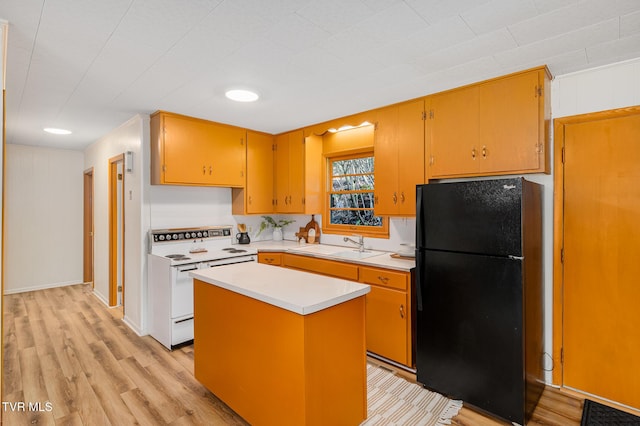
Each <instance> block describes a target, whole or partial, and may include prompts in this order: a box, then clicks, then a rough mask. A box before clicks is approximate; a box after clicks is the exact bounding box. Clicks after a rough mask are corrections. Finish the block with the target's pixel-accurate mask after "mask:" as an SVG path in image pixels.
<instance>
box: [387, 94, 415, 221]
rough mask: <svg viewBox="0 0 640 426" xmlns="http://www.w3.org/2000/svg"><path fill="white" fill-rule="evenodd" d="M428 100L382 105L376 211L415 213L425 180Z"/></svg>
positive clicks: (398, 213)
mask: <svg viewBox="0 0 640 426" xmlns="http://www.w3.org/2000/svg"><path fill="white" fill-rule="evenodd" d="M423 118H424V100H423V99H418V100H414V101H410V102H404V103H401V104H396V105H392V106H389V107H386V108H381V109H379V110H378V111H377V121H376V129H375V144H374V156H375V169H374V170H375V182H376V186H375V207H374V211H375V214H376V215H396V216H414V215H415V214H416V185H418V184H421V183H424V182H425V176H424V174H425V170H424V119H423Z"/></svg>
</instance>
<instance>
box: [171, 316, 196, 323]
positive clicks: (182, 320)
mask: <svg viewBox="0 0 640 426" xmlns="http://www.w3.org/2000/svg"><path fill="white" fill-rule="evenodd" d="M192 319H193V317H189V318H184V319H181V320H178V321H174V322H173V323H174V324H180V323H181V322H187V321H191V320H192Z"/></svg>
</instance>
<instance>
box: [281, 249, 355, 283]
mask: <svg viewBox="0 0 640 426" xmlns="http://www.w3.org/2000/svg"><path fill="white" fill-rule="evenodd" d="M283 264H284V266H287V267H289V268H295V269H300V270H303V271H309V272H316V273H318V274H323V275H329V276H332V277H337V278H344V279H346V280H352V281H358V266H357V265H352V264H349V263H343V262H334V261H333V260H325V259H318V258H315V257H308V256H298V255H295V254H288V253H285V254H284V256H283Z"/></svg>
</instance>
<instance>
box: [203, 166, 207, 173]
mask: <svg viewBox="0 0 640 426" xmlns="http://www.w3.org/2000/svg"><path fill="white" fill-rule="evenodd" d="M202 174H203V175H206V174H207V166H202Z"/></svg>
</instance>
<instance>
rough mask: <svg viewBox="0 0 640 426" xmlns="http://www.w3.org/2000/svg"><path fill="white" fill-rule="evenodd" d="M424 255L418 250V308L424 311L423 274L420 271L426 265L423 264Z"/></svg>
mask: <svg viewBox="0 0 640 426" xmlns="http://www.w3.org/2000/svg"><path fill="white" fill-rule="evenodd" d="M422 255H423V253H421V252H420V251H419V250H416V309H417V310H418V311H419V312H422V276H421V273H420V271H422V268H423V267H424V265H423V264H422V263H423V262H422Z"/></svg>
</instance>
